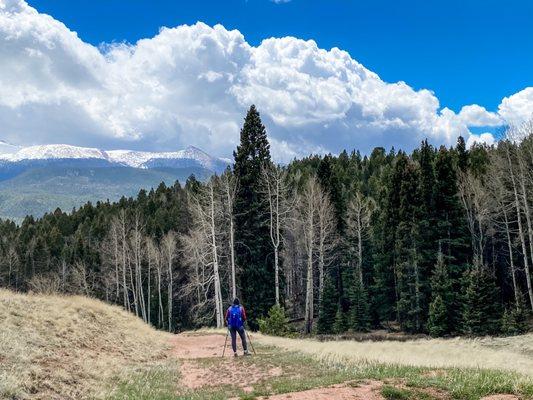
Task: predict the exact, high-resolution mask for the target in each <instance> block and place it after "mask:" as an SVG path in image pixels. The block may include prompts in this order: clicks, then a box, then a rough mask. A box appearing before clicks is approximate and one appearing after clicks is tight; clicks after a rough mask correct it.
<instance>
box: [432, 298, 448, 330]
mask: <svg viewBox="0 0 533 400" xmlns="http://www.w3.org/2000/svg"><path fill="white" fill-rule="evenodd" d="M428 332H429V334H430V335H431V336H433V337H439V336H444V335H445V334H446V333H447V332H448V310H447V308H446V305H445V304H444V301H443V300H442V297H441V296H440V295H437V296H436V297H435V298H434V299H433V301H432V302H431V304H430V305H429V318H428Z"/></svg>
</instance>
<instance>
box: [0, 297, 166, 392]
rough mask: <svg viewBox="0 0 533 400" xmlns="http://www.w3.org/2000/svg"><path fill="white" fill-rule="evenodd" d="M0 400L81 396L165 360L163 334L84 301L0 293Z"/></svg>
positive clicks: (115, 309) (119, 312) (115, 310)
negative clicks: (120, 376)
mask: <svg viewBox="0 0 533 400" xmlns="http://www.w3.org/2000/svg"><path fill="white" fill-rule="evenodd" d="M0 321H1V324H0V399H31V400H33V399H59V398H60V399H83V398H88V397H92V396H95V395H97V394H98V393H99V392H101V391H103V390H104V389H105V387H106V384H107V382H108V381H109V380H110V379H112V378H113V377H115V376H117V375H119V374H120V373H122V372H123V371H125V370H128V368H131V367H140V366H143V365H147V364H150V363H154V362H158V361H161V360H164V359H165V358H166V357H167V343H168V337H169V336H168V335H167V334H164V333H162V332H157V331H155V330H154V329H152V328H151V327H149V326H148V325H146V324H144V323H143V322H142V321H141V320H139V319H138V318H136V317H134V316H132V315H131V314H129V313H127V312H125V311H123V310H122V309H120V308H119V307H114V306H109V305H106V304H104V303H102V302H100V301H96V300H92V299H88V298H84V297H78V296H74V297H68V296H42V295H27V294H17V293H13V292H10V291H7V290H0Z"/></svg>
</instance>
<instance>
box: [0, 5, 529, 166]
mask: <svg viewBox="0 0 533 400" xmlns="http://www.w3.org/2000/svg"><path fill="white" fill-rule="evenodd" d="M0 43H1V46H0V59H1V60H2V62H1V63H0V139H5V140H8V141H11V142H16V143H19V144H39V143H58V142H66V143H69V144H75V145H90V146H101V147H105V148H112V147H114V148H116V147H129V148H131V147H135V148H146V149H157V150H171V149H177V148H181V147H184V146H187V145H196V146H199V147H201V148H204V149H205V150H207V151H209V152H211V153H213V154H216V155H221V156H229V155H230V154H231V151H232V149H233V148H234V147H235V145H236V144H237V142H238V140H239V129H240V126H241V125H242V119H243V116H244V114H245V112H246V109H247V108H248V107H249V105H250V104H252V103H255V104H256V105H257V106H258V108H259V110H260V111H261V113H262V117H263V120H264V122H265V124H266V125H267V129H268V132H269V135H270V137H271V143H272V150H273V153H274V156H275V157H276V158H277V159H278V160H282V161H287V160H289V159H291V158H293V157H296V156H301V155H304V154H307V153H309V152H326V151H332V152H337V151H340V150H341V149H343V148H348V149H352V148H359V149H361V150H363V151H368V150H370V149H371V148H372V147H373V146H377V145H381V146H386V147H390V146H395V147H396V148H398V147H402V148H412V147H414V146H416V145H417V144H418V143H419V141H420V140H422V139H423V138H425V137H428V138H429V139H430V140H431V141H432V142H434V143H436V144H441V143H444V144H448V145H449V144H452V143H454V142H455V140H456V138H457V136H458V135H464V136H465V137H466V138H469V137H470V136H471V134H470V131H469V129H468V127H469V126H495V125H498V124H500V123H502V120H504V121H514V120H516V119H518V118H523V117H524V116H527V113H528V110H529V111H531V109H532V104H533V88H527V89H524V90H523V91H522V92H519V93H517V94H515V95H513V96H510V97H508V98H505V99H504V100H503V101H502V104H501V105H500V107H499V111H498V113H492V112H489V111H487V110H485V109H484V108H483V107H480V106H478V105H469V106H465V107H463V109H462V110H461V112H460V113H459V114H456V113H454V112H453V111H452V110H449V109H447V108H443V109H441V106H440V104H439V100H438V99H437V97H436V96H435V95H434V94H433V93H432V92H431V91H429V90H414V89H413V88H411V87H410V86H409V85H407V84H406V83H404V82H397V83H387V82H384V81H382V80H381V79H380V77H379V76H378V75H377V74H375V73H374V72H372V71H369V70H368V69H366V68H365V67H364V66H363V65H361V64H360V63H358V62H357V61H356V60H354V59H353V58H352V57H351V56H350V55H349V54H348V53H347V52H345V51H342V50H339V49H337V48H333V49H331V50H324V49H321V48H319V47H318V46H317V44H316V43H315V42H314V41H303V40H299V39H296V38H292V37H285V38H280V39H273V38H272V39H267V40H264V41H263V42H262V43H261V44H260V45H259V46H257V47H254V46H251V45H250V44H248V43H247V42H246V40H245V38H244V37H243V35H242V34H241V33H240V32H239V31H237V30H233V31H228V30H226V29H225V28H224V27H223V26H221V25H216V26H214V27H209V26H207V25H205V24H203V23H197V24H195V25H192V26H186V25H184V26H179V27H176V28H163V29H161V31H160V32H159V33H158V34H157V35H156V36H155V37H153V38H149V39H143V40H140V41H138V42H137V43H135V44H109V45H105V46H102V47H101V48H100V49H98V48H96V47H94V46H92V45H90V44H87V43H85V42H83V41H82V40H81V39H80V38H79V37H78V36H77V34H76V33H74V32H72V31H70V30H69V29H68V28H67V27H66V26H65V25H63V24H62V23H61V22H59V21H57V20H55V19H53V18H52V17H50V16H47V15H44V14H40V13H38V12H37V11H36V10H35V9H33V8H31V7H29V6H28V5H27V4H26V3H25V2H23V1H22V0H0ZM476 138H477V137H474V138H473V139H471V140H477V139H476ZM485 139H486V138H485Z"/></svg>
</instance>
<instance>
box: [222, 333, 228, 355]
mask: <svg viewBox="0 0 533 400" xmlns="http://www.w3.org/2000/svg"><path fill="white" fill-rule="evenodd" d="M228 336H229V328H228V331H227V332H226V340H225V341H224V350H223V351H222V358H224V355H225V354H226V345H227V344H228Z"/></svg>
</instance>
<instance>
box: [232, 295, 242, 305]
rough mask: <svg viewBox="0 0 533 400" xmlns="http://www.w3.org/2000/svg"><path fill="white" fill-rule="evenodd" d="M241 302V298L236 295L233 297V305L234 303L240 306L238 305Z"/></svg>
mask: <svg viewBox="0 0 533 400" xmlns="http://www.w3.org/2000/svg"><path fill="white" fill-rule="evenodd" d="M240 304H241V302H240V301H239V299H238V298H236V297H235V298H234V299H233V305H234V306H238V305H240Z"/></svg>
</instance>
